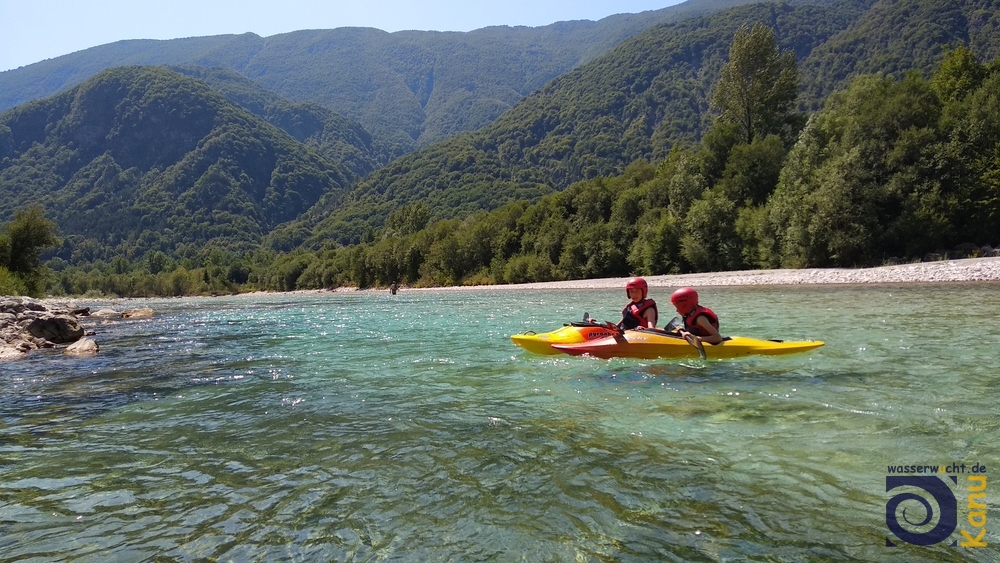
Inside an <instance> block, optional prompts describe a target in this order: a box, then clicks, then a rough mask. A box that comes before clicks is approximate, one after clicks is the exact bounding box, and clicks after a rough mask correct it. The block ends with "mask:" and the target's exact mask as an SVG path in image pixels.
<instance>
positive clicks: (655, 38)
mask: <svg viewBox="0 0 1000 563" xmlns="http://www.w3.org/2000/svg"><path fill="white" fill-rule="evenodd" d="M981 5H982V2H979V1H976V0H971V1H969V2H961V3H956V2H953V1H951V0H920V1H917V0H910V1H901V2H892V3H884V2H881V3H879V4H877V6H876V8H873V9H872V10H866V9H865V4H864V3H857V2H849V1H848V2H835V3H832V4H830V5H828V6H817V5H808V4H807V5H792V4H787V3H778V4H752V5H748V6H744V7H740V8H734V9H731V10H727V11H725V12H721V13H717V14H713V15H712V16H710V17H704V18H692V19H689V20H685V21H682V22H678V23H673V24H664V25H660V26H657V27H655V28H652V29H650V30H648V31H646V32H644V33H643V34H641V35H639V36H637V37H635V38H632V39H630V40H628V41H626V42H625V43H623V44H622V45H621V46H619V47H618V48H616V49H615V50H613V51H611V52H610V53H608V54H606V55H604V56H602V57H600V58H598V59H596V60H595V61H593V62H591V63H589V64H587V65H584V66H581V67H579V68H577V69H575V70H573V71H572V72H569V73H567V74H565V75H563V76H560V77H559V78H558V79H556V80H554V81H552V82H551V83H549V84H548V85H546V86H545V87H544V88H543V89H541V90H539V91H536V92H535V93H533V94H532V95H531V96H529V97H527V98H526V99H525V100H524V101H523V102H522V103H520V104H519V105H518V106H516V107H515V108H513V109H511V110H510V111H508V112H507V113H505V114H504V115H503V116H501V117H500V118H499V119H498V120H496V121H495V122H494V123H492V124H491V125H490V126H489V127H486V128H484V129H481V130H479V131H476V132H474V133H467V134H464V135H461V136H457V137H455V138H452V139H450V140H448V141H446V142H443V143H439V144H436V145H434V146H431V147H428V148H426V149H423V150H420V151H417V152H416V153H413V154H410V155H407V156H405V157H402V158H400V159H397V160H396V161H394V162H392V163H391V164H390V165H388V166H387V167H385V168H383V169H380V170H379V171H377V172H375V173H374V174H372V175H371V176H369V177H367V178H365V180H364V181H363V182H362V183H361V185H360V186H358V187H357V188H356V189H354V190H353V192H352V193H351V194H350V195H349V196H347V198H346V199H345V200H344V201H341V200H339V199H338V200H336V201H335V202H332V201H321V202H320V203H319V204H318V205H317V208H316V209H314V210H311V211H310V212H309V213H308V214H306V215H304V216H303V217H302V218H300V219H299V220H298V221H296V222H294V223H292V224H290V225H287V226H285V227H283V229H282V230H283V232H281V233H279V235H280V239H279V240H276V241H275V245H276V247H277V248H281V247H280V246H277V243H278V242H281V243H283V244H285V245H287V246H286V248H290V247H294V246H298V245H305V246H307V247H310V248H317V247H318V245H320V244H322V242H323V241H327V240H331V239H333V240H336V241H337V242H339V243H341V244H355V243H357V242H359V241H361V240H362V239H363V237H364V236H365V233H366V232H368V231H369V230H370V229H371V228H378V227H380V226H381V224H382V222H383V221H384V220H385V219H386V218H387V216H388V215H389V213H391V212H392V211H393V210H394V209H396V208H398V207H400V206H403V205H406V204H408V203H410V202H415V201H422V202H424V203H426V204H428V205H429V206H430V207H431V209H432V211H433V213H434V216H435V217H436V218H450V217H461V216H464V215H466V214H468V213H470V212H473V211H475V210H479V209H495V208H497V207H499V206H501V205H504V204H505V203H509V202H512V201H518V200H522V199H529V198H533V197H537V196H538V195H539V194H544V193H546V192H551V191H559V190H562V189H564V188H565V187H566V186H568V185H569V184H571V183H573V182H577V181H580V180H586V179H591V178H597V177H600V176H609V175H615V174H620V173H621V172H622V171H623V170H624V168H625V166H627V165H628V164H629V163H631V162H634V161H636V160H639V159H644V160H649V161H657V160H660V159H662V158H664V157H665V156H666V155H667V154H669V152H670V150H671V149H672V148H673V146H674V145H675V144H677V143H692V142H696V141H697V140H699V139H701V138H702V136H703V135H704V134H705V133H706V131H707V130H708V128H709V127H710V126H711V125H712V117H711V115H712V114H711V112H710V111H709V109H710V108H709V102H710V96H711V92H712V89H713V86H714V84H715V83H716V82H717V81H718V78H719V71H720V69H721V68H722V64H723V63H724V62H725V60H726V57H727V51H728V48H729V44H730V42H731V40H732V37H733V34H734V33H735V31H736V29H737V28H739V27H740V26H741V25H744V24H745V23H747V22H762V23H764V24H765V25H768V26H770V27H771V28H773V29H774V30H775V33H776V39H777V42H778V46H779V48H780V49H782V50H787V51H791V52H793V53H795V55H796V59H797V60H800V61H802V63H801V66H802V67H804V68H805V69H806V70H810V73H808V74H807V73H800V76H801V78H802V80H800V86H801V92H802V96H801V97H800V98H799V99H798V100H797V103H798V104H799V106H800V108H802V109H805V108H808V107H811V106H815V105H817V103H819V102H816V101H815V100H814V99H813V98H812V97H811V96H813V95H822V96H823V98H821V99H825V97H826V96H827V95H828V94H829V92H832V91H834V89H835V88H836V87H837V85H841V86H840V87H841V88H843V87H846V84H847V82H844V81H843V80H844V77H846V76H849V75H850V73H851V72H852V69H853V68H854V67H855V66H858V65H859V64H861V63H859V60H860V59H863V58H865V57H871V58H875V59H878V58H882V57H890V58H892V59H893V60H895V61H900V62H902V63H910V64H908V65H907V66H905V67H904V68H907V69H913V70H919V71H921V72H925V73H926V72H930V71H931V69H932V68H933V63H931V62H929V61H938V60H940V57H941V51H942V48H943V47H944V46H947V45H949V44H952V45H956V44H967V41H966V39H967V38H968V37H970V36H975V37H976V38H978V40H980V41H979V42H980V43H982V44H981V45H978V47H977V49H976V50H974V51H973V52H977V53H979V54H980V55H979V56H982V57H984V59H987V60H988V59H992V58H995V57H996V56H1000V35H997V36H995V37H987V38H983V37H982V35H981V33H979V30H981V28H982V27H983V26H985V25H987V24H986V23H983V22H981V21H980V19H982V18H980V19H973V20H970V19H968V18H966V17H961V16H962V15H963V14H969V15H970V16H976V14H979V12H980V11H981V10H980V8H981ZM889 8H892V10H891V11H890V12H891V13H892V14H893V15H894V17H892V18H891V21H892V24H893V25H894V26H897V27H902V28H917V29H923V28H924V27H927V26H931V27H932V28H934V30H935V34H934V38H935V39H940V40H941V41H943V42H942V43H933V44H931V43H928V42H926V41H924V40H923V37H922V35H920V34H919V33H914V34H910V35H909V36H908V40H902V39H900V38H898V37H897V35H896V29H895V28H892V27H891V26H889V25H883V24H882V23H879V22H881V20H882V19H885V18H886V15H885V12H886V10H887V9H889ZM918 8H919V9H918ZM998 13H1000V12H997V11H994V12H993V13H992V14H991V15H990V18H989V22H996V21H1000V19H998V18H1000V16H998V15H997V14H998ZM976 17H978V16H976ZM871 18H876V20H877V21H876V22H874V23H873V22H872V21H870V20H871ZM923 18H936V19H931V20H930V21H929V22H928V21H927V20H925V19H923ZM973 21H975V22H978V23H976V25H973ZM946 24H947V27H946ZM977 26H978V27H977ZM860 33H865V35H859V34H860ZM848 38H853V39H850V42H851V44H852V45H854V46H855V50H854V51H852V52H851V53H838V54H837V56H831V55H829V50H827V49H824V46H825V45H827V44H831V43H832V44H840V43H841V42H844V41H848V40H849V39H848ZM814 52H815V53H817V54H816V57H819V59H820V60H822V61H823V64H822V68H823V69H826V72H823V73H818V72H813V71H811V69H813V67H814V66H815V64H816V63H815V62H814V58H813V56H814ZM895 68H896V67H893V69H895ZM833 69H838V70H833ZM896 74H898V73H896ZM817 77H820V78H822V79H823V82H822V83H817V82H815V80H817ZM331 203H335V205H331ZM298 236H304V237H305V238H298Z"/></svg>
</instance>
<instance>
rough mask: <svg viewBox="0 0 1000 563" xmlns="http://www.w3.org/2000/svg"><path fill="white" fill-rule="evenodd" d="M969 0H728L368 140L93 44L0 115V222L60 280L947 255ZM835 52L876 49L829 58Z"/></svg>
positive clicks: (513, 278) (970, 149) (971, 63)
mask: <svg viewBox="0 0 1000 563" xmlns="http://www.w3.org/2000/svg"><path fill="white" fill-rule="evenodd" d="M997 13H998V12H997V11H996V10H993V9H992V3H991V2H989V1H986V0H963V1H961V2H948V1H945V0H899V1H895V2H885V1H879V2H875V1H874V0H838V1H831V2H815V3H814V2H797V3H778V4H763V3H751V4H750V5H747V6H743V7H738V8H734V9H731V10H727V11H723V12H720V13H717V14H714V15H712V16H710V17H704V18H689V19H685V20H683V21H679V22H676V23H669V24H664V25H660V26H655V27H653V28H650V29H648V30H647V31H646V32H644V33H641V34H639V35H637V36H636V37H634V38H632V39H628V40H626V41H624V42H623V43H622V44H621V45H620V46H618V47H617V48H615V49H613V50H612V51H611V52H609V53H607V54H606V55H603V56H600V57H597V58H596V59H594V60H593V61H591V62H589V63H587V64H584V65H581V66H579V67H578V68H576V69H575V70H573V71H571V72H569V73H566V74H565V75H562V76H560V77H558V78H557V79H555V80H553V81H552V82H550V83H548V84H547V85H546V86H545V87H543V88H541V89H540V90H538V91H536V92H534V93H532V94H531V95H529V96H527V97H526V98H525V99H523V100H522V101H521V102H520V103H518V104H517V105H516V106H515V107H513V108H512V109H510V110H509V111H507V112H505V113H504V114H503V115H502V116H501V117H500V118H499V119H497V120H496V121H494V122H493V124H492V125H490V126H488V127H486V128H484V129H481V130H479V131H476V132H472V133H464V134H461V135H458V136H456V137H454V138H452V139H450V140H448V141H445V142H442V143H438V144H435V145H432V146H430V147H427V148H426V149H422V150H420V151H418V152H416V153H414V154H411V155H408V156H405V157H402V158H399V159H396V160H395V161H392V162H389V163H388V165H386V163H387V162H388V161H389V160H390V159H391V158H392V155H393V148H392V143H391V142H386V141H384V140H383V139H380V138H379V136H378V135H376V134H374V133H369V132H368V131H367V130H366V129H365V128H364V127H362V126H361V125H360V124H358V123H357V122H354V121H352V120H350V119H349V118H345V117H343V116H340V115H338V114H335V113H333V112H331V111H330V110H329V109H327V108H324V107H321V106H319V105H316V104H311V103H301V102H290V101H287V100H286V99H284V98H282V97H280V96H278V95H276V94H274V93H272V92H268V91H267V90H264V89H262V88H260V86H259V85H258V84H257V83H255V82H253V81H251V80H248V79H247V78H246V77H243V76H240V75H237V74H235V73H233V72H232V71H230V70H226V69H221V68H204V67H195V66H183V67H169V68H167V67H123V68H118V69H113V70H109V71H105V72H102V73H101V74H98V75H97V76H94V77H93V78H91V79H90V80H88V81H86V82H84V83H83V84H81V85H79V86H77V87H75V88H72V89H70V90H68V91H67V92H64V93H63V94H60V95H57V96H54V97H52V98H49V99H46V100H40V101H36V102H32V103H30V104H26V105H23V106H19V107H17V108H14V109H12V110H9V111H7V112H5V113H3V114H0V195H2V196H3V197H0V220H2V219H7V220H10V218H12V217H15V214H16V212H22V211H23V210H25V209H28V208H31V206H35V205H37V206H38V207H37V210H38V213H41V214H42V216H41V217H40V218H39V220H44V221H49V220H51V221H52V222H54V224H55V225H57V226H58V232H57V234H58V236H59V237H60V239H59V240H55V239H53V240H52V241H47V242H46V243H45V244H41V245H40V246H39V247H38V248H48V247H50V246H51V249H50V250H49V251H48V252H46V253H45V254H43V255H40V256H41V258H42V259H44V260H47V266H48V268H49V272H50V275H48V277H47V278H46V277H45V270H44V269H38V270H35V271H34V272H33V273H32V274H31V276H32V279H33V280H36V281H35V282H33V283H35V286H34V287H35V288H36V289H37V287H38V286H39V285H38V284H39V283H47V284H48V285H47V287H48V291H51V292H53V293H68V294H81V293H87V292H98V293H113V294H118V295H181V294H189V293H223V292H233V291H244V290H251V289H276V290H287V289H297V288H318V287H331V286H337V285H352V286H363V287H367V286H371V285H383V284H388V283H390V282H391V281H400V282H403V283H407V284H411V285H442V284H456V283H463V284H468V283H485V282H489V283H512V282H520V281H535V280H537V281H544V280H554V279H569V278H585V277H593V276H610V275H615V276H617V275H627V274H631V273H644V274H657V273H670V272H692V271H707V270H727V269H735V268H756V267H779V266H780V267H804V266H860V265H871V264H879V263H883V262H886V261H892V260H913V259H919V258H922V257H924V256H925V255H927V254H928V253H939V252H940V251H949V250H952V249H954V248H955V247H956V246H957V245H962V248H964V249H965V250H964V252H965V253H966V254H970V253H975V252H978V251H979V250H978V249H979V247H981V246H983V245H995V244H998V242H1000V241H998V240H997V233H998V231H1000V229H998V228H997V227H998V224H997V215H998V211H997V201H998V195H997V191H998V190H997V175H998V174H997V170H998V168H1000V167H998V163H997V158H998V157H997V154H998V153H1000V151H998V148H997V147H998V143H997V138H996V133H995V132H996V131H998V130H1000V128H998V127H997V125H998V121H1000V120H998V118H997V108H996V100H995V94H993V92H995V91H996V80H997V78H996V75H997V63H996V62H995V60H996V58H997V55H998V54H1000V47H998V45H997V44H996V43H997V42H1000V39H997V38H995V37H998V36H997V35H996V34H990V33H987V32H985V31H984V30H987V31H988V30H989V29H991V26H995V24H996V21H997V17H998V16H997ZM894 30H895V33H894ZM899 30H903V31H904V32H902V33H901V32H899ZM926 34H929V36H930V37H932V38H933V41H932V40H928V39H927V37H926ZM844 45H850V46H851V47H850V49H848V48H845V47H843V46H844ZM862 58H867V59H884V60H891V61H892V64H887V65H886V70H885V71H884V72H876V73H869V74H855V75H854V76H852V77H849V78H840V77H844V76H850V73H852V72H856V71H855V70H854V69H856V68H860V67H863V66H864V65H868V64H870V63H869V62H868V61H867V60H865V61H861V60H860V59H862ZM817 61H819V63H817ZM986 61H994V62H991V63H988V64H984V62H986ZM865 68H867V67H865ZM817 69H819V70H817ZM876 70H877V68H876ZM845 73H846V74H845ZM761 76H766V77H767V79H766V80H760V77H761ZM747 77H756V78H755V79H754V80H749V81H748V80H747ZM817 77H821V79H819V78H817ZM817 80H819V82H817ZM836 85H839V86H836ZM352 186H353V187H352ZM15 231H16V229H15ZM50 243H51V244H50ZM0 257H2V256H0ZM0 265H2V264H0ZM6 269H7V273H8V274H10V275H9V276H8V278H10V277H11V276H14V275H16V276H20V278H19V279H23V278H24V276H23V274H20V273H16V272H14V270H12V269H11V268H9V267H6ZM11 272H14V273H13V274H11ZM11 279H12V278H11ZM38 280H42V281H41V282H39V281H38Z"/></svg>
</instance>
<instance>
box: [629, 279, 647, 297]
mask: <svg viewBox="0 0 1000 563" xmlns="http://www.w3.org/2000/svg"><path fill="white" fill-rule="evenodd" d="M636 287H638V288H639V289H641V290H642V298H643V299H645V298H646V294H647V293H649V285H647V284H646V280H644V279H642V278H632V279H630V280H628V281H627V282H625V296H626V297H628V296H629V295H628V290H630V289H632V288H636Z"/></svg>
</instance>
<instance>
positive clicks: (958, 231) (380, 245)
mask: <svg viewBox="0 0 1000 563" xmlns="http://www.w3.org/2000/svg"><path fill="white" fill-rule="evenodd" d="M741 33H743V34H744V35H743V37H744V41H743V44H747V43H748V42H749V43H756V44H757V46H758V47H759V44H760V42H761V41H763V42H765V43H766V42H767V40H768V38H770V37H772V36H770V35H768V34H767V33H766V29H764V28H762V27H757V28H754V29H753V30H750V29H746V28H744V29H743V30H742V32H741ZM771 40H772V41H773V39H771ZM740 44H741V42H740V35H739V34H738V35H737V39H736V40H735V41H734V43H733V49H734V53H733V56H731V57H730V61H729V62H728V63H727V65H730V66H733V65H736V64H737V63H739V62H740V61H741V60H742V61H743V62H744V63H747V61H746V60H745V58H741V57H740V56H739V53H738V52H736V50H737V49H738V46H739V45H740ZM747 48H749V47H747ZM757 50H758V51H759V49H757ZM769 53H770V55H769V59H770V60H771V61H772V63H773V64H771V65H770V66H768V68H770V69H771V72H773V73H775V74H773V76H780V75H781V74H782V73H783V72H786V71H787V69H788V67H787V66H784V65H787V59H783V57H782V56H781V54H780V52H779V50H778V49H777V47H776V45H773V43H772V48H771V49H770V51H769ZM782 61H784V63H782ZM759 62H760V61H759V60H757V61H756V63H759ZM756 63H755V60H754V59H751V60H750V61H749V63H747V64H756ZM765 66H767V65H765ZM735 70H738V69H734V72H735ZM723 75H724V76H732V75H733V72H723ZM780 82H781V81H780V80H773V79H768V80H766V81H765V82H764V86H768V85H772V86H774V88H772V89H771V91H770V92H769V94H773V95H775V96H778V97H779V102H778V103H779V105H780V96H781V95H782V94H781V92H780V91H779V90H780ZM721 86H724V85H720V87H721ZM997 92H1000V62H998V61H996V60H994V61H993V62H992V63H990V64H988V65H984V64H981V63H980V62H979V61H977V60H976V59H975V57H974V56H973V55H972V53H971V52H970V51H969V50H968V49H966V48H964V47H959V48H956V49H954V50H952V51H950V52H949V53H948V54H947V56H946V58H945V59H944V60H943V61H942V63H941V64H940V66H939V68H938V69H937V70H936V72H934V73H933V74H932V75H931V76H930V77H928V78H924V77H923V76H921V75H920V73H916V72H911V73H906V74H904V75H903V76H901V77H899V78H892V77H885V76H882V75H865V76H859V77H858V78H856V79H855V80H853V81H852V82H851V84H850V85H849V87H848V88H847V89H845V90H843V91H840V92H836V93H834V94H833V95H831V96H830V97H829V98H828V99H827V100H826V102H825V103H824V104H823V106H822V108H821V109H820V110H819V111H818V112H816V113H815V114H814V115H812V116H811V117H810V118H809V119H808V121H807V122H806V123H805V125H804V126H803V128H802V129H801V131H800V132H799V134H798V135H796V136H795V138H794V142H793V143H791V144H789V143H787V142H786V140H784V139H783V136H784V134H785V129H786V127H787V125H786V124H787V119H776V117H780V116H775V115H772V116H770V117H769V118H762V119H759V120H756V121H752V122H743V123H741V122H738V120H735V119H730V118H727V115H730V114H729V113H727V112H726V111H725V108H722V107H719V108H717V109H718V110H719V112H718V116H719V117H718V118H717V119H716V120H715V122H714V123H713V126H712V128H711V129H710V130H709V132H708V133H707V134H706V136H705V138H704V139H703V140H702V141H701V142H699V143H691V144H688V145H686V146H683V147H682V146H680V145H678V146H676V147H675V148H674V149H673V150H672V151H671V153H670V154H669V155H667V157H666V158H664V159H663V160H660V161H658V162H655V163H648V162H644V161H641V160H640V161H636V162H633V163H632V164H631V165H630V166H628V167H627V168H626V170H625V172H624V173H623V174H621V175H615V176H608V177H600V178H595V179H592V180H585V181H582V182H577V183H575V184H573V185H572V186H570V187H569V188H568V189H567V190H564V191H562V192H559V193H555V194H550V195H548V196H545V197H543V198H542V199H540V200H539V201H537V202H536V203H528V202H526V201H520V202H514V203H511V204H508V205H506V206H504V207H502V208H500V209H498V210H495V211H492V212H485V211H483V212H478V213H474V214H472V215H469V216H467V217H464V218H454V219H445V220H439V221H433V222H429V219H430V216H431V210H430V209H429V208H428V207H427V206H426V204H423V203H421V202H415V203H411V204H408V205H406V206H404V207H402V208H400V209H398V210H397V211H395V212H393V213H392V214H391V215H390V217H389V219H388V220H387V221H386V225H385V227H384V228H383V229H382V230H381V231H380V233H379V234H378V236H377V237H376V240H372V241H371V242H366V243H362V244H358V245H352V246H348V247H338V246H331V247H329V248H324V249H320V250H316V251H308V250H304V249H299V250H296V251H293V252H288V253H275V252H273V251H269V250H258V251H255V252H251V253H247V254H243V255H235V254H226V253H223V252H221V251H217V250H216V251H213V252H212V254H211V255H210V256H208V257H207V260H206V265H205V266H202V267H196V266H195V263H194V262H193V261H190V260H189V259H188V260H181V261H180V262H177V261H174V260H166V263H165V264H160V265H159V266H158V267H162V269H159V270H157V271H154V268H150V267H149V264H148V263H139V264H128V263H126V262H124V261H118V262H117V263H112V264H104V263H98V264H91V265H88V266H86V267H75V266H68V265H65V264H60V263H57V264H56V270H57V271H56V272H55V273H54V275H53V278H52V282H51V283H52V285H51V286H50V290H51V291H53V292H56V293H59V292H66V293H74V294H76V293H85V292H87V291H96V292H101V293H115V294H128V295H153V294H159V295H162V294H167V295H170V294H183V293H190V292H196V293H197V292H200V293H211V292H225V291H237V290H245V289H250V288H253V289H267V290H279V291H287V290H294V289H308V288H324V287H336V286H341V285H348V286H360V287H370V286H378V285H388V284H389V283H392V282H393V281H398V282H401V283H405V284H409V285H415V286H419V285H450V284H480V283H520V282H530V281H549V280H562V279H580V278H589V277H607V276H625V275H630V274H663V273H683V272H692V271H713V270H714V271H717V270H731V269H738V268H758V267H766V268H772V267H787V268H802V267H813V266H858V265H872V264H881V263H885V262H887V261H891V260H900V259H913V258H920V257H922V256H924V255H925V254H927V253H935V252H947V251H948V250H951V249H953V248H955V247H956V246H958V247H959V248H962V247H963V246H964V249H963V252H964V254H963V255H977V254H978V253H979V252H980V246H983V245H998V244H1000V99H998V97H997V94H996V93H997ZM786 95H787V94H786ZM773 99H774V98H772V100H773ZM716 103H719V102H718V101H717V102H716ZM787 105H788V106H789V107H790V105H791V104H787ZM751 109H752V108H751ZM758 109H760V108H758ZM790 113H791V112H790ZM784 117H786V118H787V117H789V116H788V115H785V116H784ZM747 123H753V124H752V125H749V126H748V125H746V124H747Z"/></svg>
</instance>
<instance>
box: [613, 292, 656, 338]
mask: <svg viewBox="0 0 1000 563" xmlns="http://www.w3.org/2000/svg"><path fill="white" fill-rule="evenodd" d="M650 307H652V308H653V324H654V325H656V321H657V320H659V318H660V313H659V311H657V310H656V301H653V300H652V299H643V300H642V301H640V302H638V303H629V304H628V305H625V308H624V309H622V322H621V327H622V330H631V329H633V328H635V327H637V326H646V318H645V317H644V316H643V314H645V312H646V309H649V308H650Z"/></svg>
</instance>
